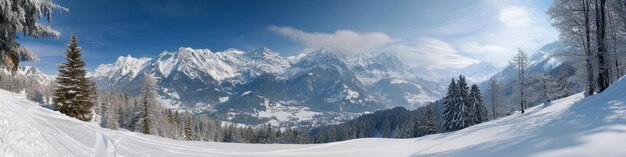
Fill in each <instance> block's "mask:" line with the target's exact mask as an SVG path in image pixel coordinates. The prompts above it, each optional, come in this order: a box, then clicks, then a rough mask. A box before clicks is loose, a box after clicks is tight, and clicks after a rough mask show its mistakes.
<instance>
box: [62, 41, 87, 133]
mask: <svg viewBox="0 0 626 157" xmlns="http://www.w3.org/2000/svg"><path fill="white" fill-rule="evenodd" d="M65 59H66V60H67V63H62V64H60V65H59V74H58V76H57V78H56V82H57V86H56V89H55V92H54V104H55V106H56V108H57V110H59V111H60V112H61V113H63V114H66V115H68V116H70V117H74V118H77V119H80V120H83V121H89V120H91V118H92V113H91V108H92V107H93V105H94V104H93V98H94V97H93V96H92V94H93V92H94V91H91V90H92V88H94V87H93V84H92V83H91V81H89V79H88V78H87V77H85V75H86V74H87V70H86V69H85V61H83V59H82V53H81V49H80V47H78V42H77V39H76V36H72V38H71V40H70V43H69V44H68V45H67V50H66V51H65Z"/></svg>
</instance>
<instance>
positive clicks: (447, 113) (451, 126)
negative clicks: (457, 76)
mask: <svg viewBox="0 0 626 157" xmlns="http://www.w3.org/2000/svg"><path fill="white" fill-rule="evenodd" d="M456 95H457V85H456V82H455V81H454V79H452V81H451V82H450V85H448V93H447V94H446V97H445V98H444V100H443V105H444V110H443V118H444V124H443V127H444V130H445V131H455V130H458V129H459V128H457V127H456V125H455V120H456V115H457V114H456V113H457V111H458V108H457V107H458V106H457V105H458V103H457V99H455V98H456Z"/></svg>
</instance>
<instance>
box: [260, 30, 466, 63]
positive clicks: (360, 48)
mask: <svg viewBox="0 0 626 157" xmlns="http://www.w3.org/2000/svg"><path fill="white" fill-rule="evenodd" d="M268 30H270V31H272V32H276V33H278V34H281V35H283V36H286V37H288V38H290V39H292V40H295V41H299V42H302V43H304V44H305V45H306V47H305V48H304V50H302V52H310V51H313V50H316V49H319V48H331V49H336V50H340V51H341V52H343V53H350V54H357V53H364V52H375V53H380V52H387V53H390V54H394V55H396V56H397V57H398V58H399V59H400V60H401V61H403V62H404V63H405V64H408V65H411V66H416V67H425V68H439V69H440V68H459V67H465V66H467V65H469V64H472V63H476V62H478V61H477V60H474V59H469V58H467V57H464V56H461V55H459V54H458V51H457V50H456V49H455V48H454V47H453V46H452V45H450V44H449V43H447V42H445V41H442V40H438V39H434V38H419V39H417V40H414V41H402V40H399V39H392V38H391V37H389V36H388V35H387V34H385V33H378V32H373V33H356V32H354V31H351V30H337V31H335V32H334V33H309V32H304V31H302V30H299V29H295V28H292V27H277V26H270V27H268Z"/></svg>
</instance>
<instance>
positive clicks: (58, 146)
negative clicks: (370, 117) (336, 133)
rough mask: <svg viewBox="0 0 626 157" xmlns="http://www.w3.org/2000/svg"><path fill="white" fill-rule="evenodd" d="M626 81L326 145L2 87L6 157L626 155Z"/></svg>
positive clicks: (0, 139)
mask: <svg viewBox="0 0 626 157" xmlns="http://www.w3.org/2000/svg"><path fill="white" fill-rule="evenodd" d="M624 89H626V80H624V79H622V80H620V81H617V82H616V83H615V84H613V85H612V86H611V87H609V89H607V90H606V91H604V92H603V93H600V94H597V95H594V96H591V97H588V98H583V95H582V94H576V95H572V96H570V97H567V98H563V99H560V100H556V101H553V102H552V104H550V105H539V106H535V107H532V108H530V109H528V112H527V113H526V114H520V113H515V114H513V115H511V116H508V117H504V118H501V119H498V120H494V121H490V122H486V123H482V124H479V125H475V126H472V127H469V128H466V129H463V130H459V131H455V132H450V133H442V134H435V135H430V136H425V137H421V138H415V139H380V138H368V139H357V140H350V141H343V142H335V143H328V144H306V145H293V144H235V143H215V142H186V141H176V140H171V139H165V138H160V137H155V136H148V135H142V134H138V133H133V132H128V131H113V130H107V129H103V128H100V127H98V126H97V125H95V124H92V123H86V122H81V121H78V120H75V119H72V118H69V117H66V116H64V115H62V114H60V113H58V112H54V111H50V110H48V109H45V108H43V107H40V106H39V104H36V103H34V102H31V101H28V100H26V99H25V98H24V97H23V96H22V95H20V94H14V93H9V92H7V91H4V90H1V91H0V99H1V100H2V101H0V156H342V157H343V156H626V149H624V145H626V104H625V102H626V93H625V92H624Z"/></svg>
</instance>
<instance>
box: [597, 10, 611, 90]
mask: <svg viewBox="0 0 626 157" xmlns="http://www.w3.org/2000/svg"><path fill="white" fill-rule="evenodd" d="M605 4H606V0H597V1H596V42H597V47H598V54H597V57H598V68H599V70H600V73H599V75H598V93H600V92H602V91H604V90H605V89H606V88H607V87H609V69H608V66H607V59H606V57H607V55H606V45H605V40H606V36H605V33H606V29H605V28H606V25H605V14H606V12H605Z"/></svg>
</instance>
